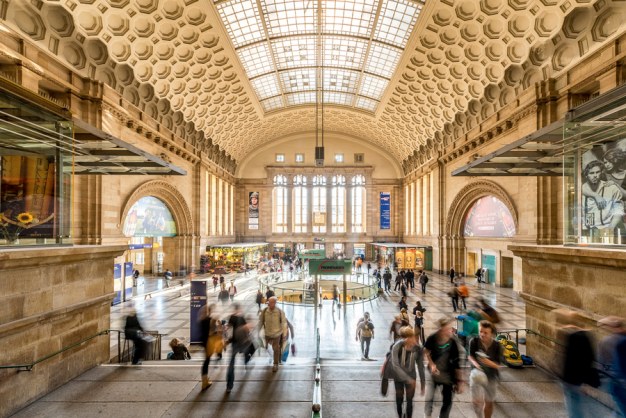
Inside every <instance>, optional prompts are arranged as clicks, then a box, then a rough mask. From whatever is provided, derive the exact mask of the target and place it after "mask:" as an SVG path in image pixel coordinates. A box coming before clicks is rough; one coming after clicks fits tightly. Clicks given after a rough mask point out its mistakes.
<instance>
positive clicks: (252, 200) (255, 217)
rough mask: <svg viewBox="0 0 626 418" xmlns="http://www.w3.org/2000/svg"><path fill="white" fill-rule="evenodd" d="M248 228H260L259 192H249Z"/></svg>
mask: <svg viewBox="0 0 626 418" xmlns="http://www.w3.org/2000/svg"><path fill="white" fill-rule="evenodd" d="M248 229H259V192H250V193H248Z"/></svg>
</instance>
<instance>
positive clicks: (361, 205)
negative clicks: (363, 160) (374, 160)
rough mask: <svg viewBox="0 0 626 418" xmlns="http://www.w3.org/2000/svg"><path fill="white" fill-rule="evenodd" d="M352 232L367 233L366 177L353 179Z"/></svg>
mask: <svg viewBox="0 0 626 418" xmlns="http://www.w3.org/2000/svg"><path fill="white" fill-rule="evenodd" d="M351 193H352V196H351V197H352V232H357V233H363V232H365V218H366V217H365V176H363V175H361V174H359V175H356V176H354V177H352V192H351Z"/></svg>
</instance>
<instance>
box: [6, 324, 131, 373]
mask: <svg viewBox="0 0 626 418" xmlns="http://www.w3.org/2000/svg"><path fill="white" fill-rule="evenodd" d="M112 331H113V332H115V331H117V332H119V331H118V330H111V329H106V330H104V331H100V332H99V333H97V334H94V335H91V336H89V337H87V338H84V339H82V340H80V341H78V342H76V343H74V344H70V345H68V346H65V347H63V348H61V349H60V350H57V351H55V352H54V353H51V354H48V355H46V356H44V357H41V358H39V359H37V360H35V361H34V362H32V363H28V364H11V365H7V366H0V369H18V371H27V372H30V371H31V370H32V369H33V367H34V366H35V365H36V364H39V363H41V362H43V361H46V360H48V359H50V358H52V357H54V356H57V355H59V354H61V353H64V352H66V351H68V350H71V349H72V348H74V347H78V346H79V345H82V344H84V343H86V342H87V341H90V340H93V339H94V338H97V337H100V336H102V335H109V334H110V333H111V332H112Z"/></svg>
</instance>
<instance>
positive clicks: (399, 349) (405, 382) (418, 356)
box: [390, 327, 426, 418]
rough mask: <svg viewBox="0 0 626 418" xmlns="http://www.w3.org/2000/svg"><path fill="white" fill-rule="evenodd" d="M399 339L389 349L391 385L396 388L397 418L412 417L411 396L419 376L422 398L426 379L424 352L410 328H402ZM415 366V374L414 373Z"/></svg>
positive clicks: (413, 393)
mask: <svg viewBox="0 0 626 418" xmlns="http://www.w3.org/2000/svg"><path fill="white" fill-rule="evenodd" d="M400 337H401V339H399V340H398V341H396V342H395V344H394V345H393V346H392V348H391V357H390V359H391V367H392V375H393V384H394V386H395V388H396V411H397V412H398V418H403V417H406V418H412V417H413V396H415V387H416V385H417V373H419V376H420V394H421V395H422V396H424V388H425V384H426V377H425V373H424V350H423V348H422V347H420V345H419V344H418V342H417V338H416V336H415V332H414V331H413V329H412V328H411V327H402V328H401V329H400ZM415 366H417V372H416V371H415ZM405 394H406V409H405V411H406V414H405V415H402V404H403V403H404V398H405Z"/></svg>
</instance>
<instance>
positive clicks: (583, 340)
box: [555, 309, 600, 418]
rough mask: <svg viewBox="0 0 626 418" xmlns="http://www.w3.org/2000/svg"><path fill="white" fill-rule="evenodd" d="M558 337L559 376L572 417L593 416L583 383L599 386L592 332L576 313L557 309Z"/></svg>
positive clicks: (569, 414) (568, 410) (566, 404)
mask: <svg viewBox="0 0 626 418" xmlns="http://www.w3.org/2000/svg"><path fill="white" fill-rule="evenodd" d="M555 315H556V320H557V325H558V328H557V329H558V334H557V335H558V337H559V340H560V341H561V343H562V347H563V352H562V359H561V369H560V370H559V373H558V374H559V377H560V378H561V386H562V387H563V393H564V396H565V406H566V408H567V413H568V416H569V417H570V418H584V417H591V416H592V415H591V412H590V408H589V405H588V400H589V399H588V397H587V395H586V394H585V392H584V391H583V385H589V386H592V387H598V386H600V379H599V376H598V373H597V370H596V369H594V367H593V363H594V361H595V358H594V352H593V344H592V339H591V334H590V332H589V331H588V330H586V329H583V328H582V327H581V325H582V323H583V318H582V317H581V316H580V315H579V314H578V313H576V312H573V311H566V310H561V309H559V310H556V311H555Z"/></svg>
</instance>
